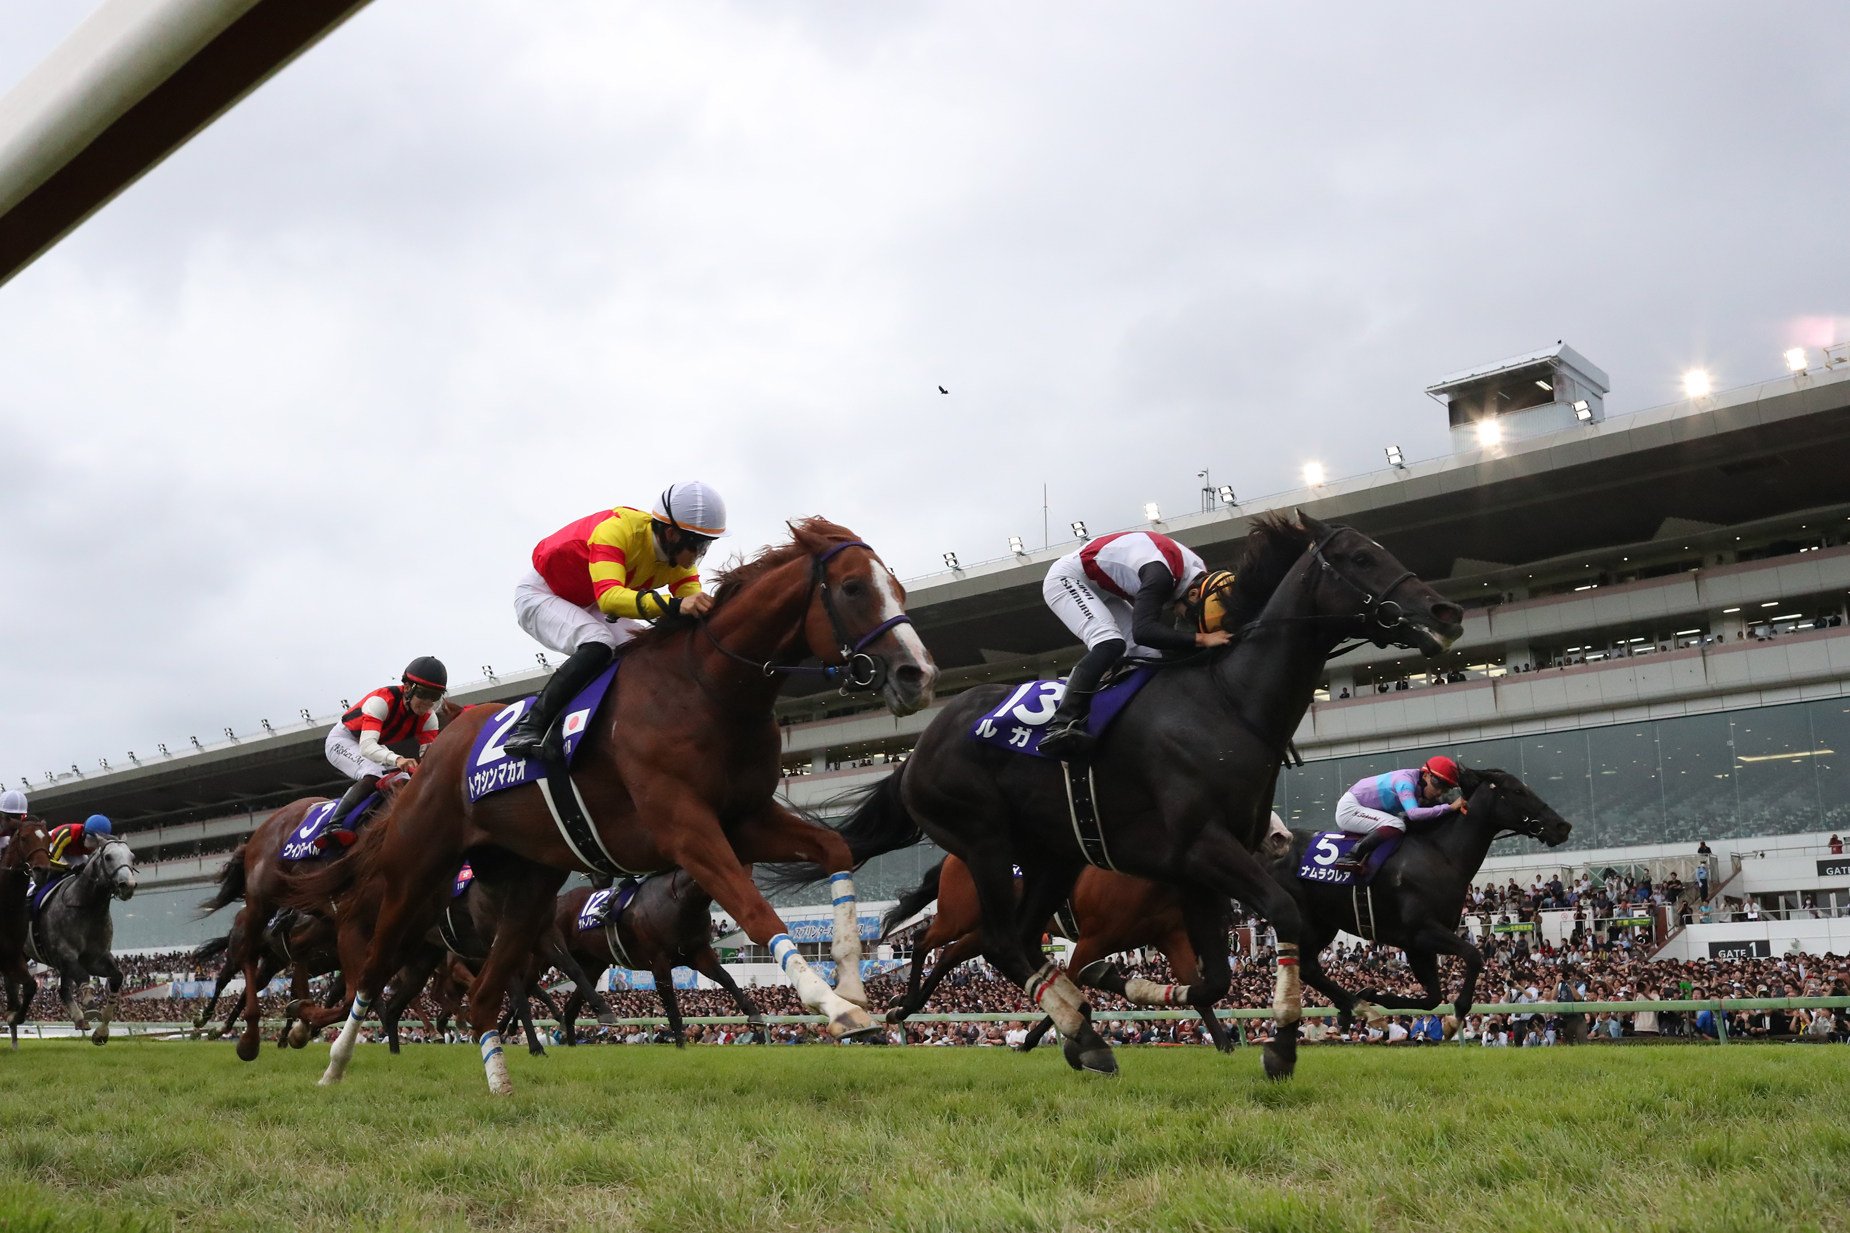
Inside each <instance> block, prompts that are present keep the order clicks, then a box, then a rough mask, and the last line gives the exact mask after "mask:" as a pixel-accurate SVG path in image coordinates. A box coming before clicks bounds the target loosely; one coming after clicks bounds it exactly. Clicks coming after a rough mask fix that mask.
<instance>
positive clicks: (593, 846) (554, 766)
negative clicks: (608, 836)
mask: <svg viewBox="0 0 1850 1233" xmlns="http://www.w3.org/2000/svg"><path fill="white" fill-rule="evenodd" d="M539 787H540V795H541V796H543V797H545V798H546V808H547V809H548V810H549V811H550V812H551V813H552V820H553V824H554V825H555V826H557V827H558V828H559V835H560V837H561V838H563V839H564V840H565V846H566V847H568V848H570V849H571V850H572V854H573V855H574V856H576V857H577V858H578V859H579V860H580V861H582V862H584V864H585V866H586V867H587V868H589V869H594V870H596V871H597V872H599V873H604V874H609V875H611V876H612V877H640V876H642V874H644V873H646V872H649V871H648V870H640V869H625V868H624V867H623V866H622V865H620V864H618V863H617V858H616V857H614V856H612V855H611V854H610V849H609V848H607V847H605V846H604V839H603V836H601V835H599V834H598V833H597V827H596V826H595V825H593V824H592V821H591V811H590V810H589V809H587V808H586V807H585V798H584V797H583V796H582V795H580V794H579V791H578V785H577V783H575V782H573V780H572V774H571V772H570V771H568V770H567V769H566V768H565V765H564V764H563V763H560V762H554V761H551V760H548V761H547V762H546V777H545V778H544V779H541V780H540V781H539Z"/></svg>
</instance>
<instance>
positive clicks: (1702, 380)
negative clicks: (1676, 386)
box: [1683, 368, 1715, 398]
mask: <svg viewBox="0 0 1850 1233" xmlns="http://www.w3.org/2000/svg"><path fill="white" fill-rule="evenodd" d="M1714 392H1715V381H1714V378H1712V377H1710V376H1709V373H1708V370H1707V369H1704V368H1692V369H1690V370H1689V371H1688V372H1686V373H1684V374H1683V397H1685V398H1707V397H1708V396H1709V395H1710V394H1712V393H1714Z"/></svg>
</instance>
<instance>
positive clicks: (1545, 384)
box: [1535, 377, 1555, 394]
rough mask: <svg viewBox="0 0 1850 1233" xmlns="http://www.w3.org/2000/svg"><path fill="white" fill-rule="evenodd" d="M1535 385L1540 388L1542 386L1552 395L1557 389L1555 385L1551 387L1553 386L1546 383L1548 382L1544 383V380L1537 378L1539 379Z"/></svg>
mask: <svg viewBox="0 0 1850 1233" xmlns="http://www.w3.org/2000/svg"><path fill="white" fill-rule="evenodd" d="M1535 384H1537V385H1539V386H1541V387H1542V389H1543V390H1545V391H1546V392H1548V393H1550V394H1552V393H1554V392H1555V387H1554V386H1553V385H1551V384H1549V383H1548V382H1546V381H1544V380H1542V379H1541V378H1540V377H1537V378H1536V379H1535Z"/></svg>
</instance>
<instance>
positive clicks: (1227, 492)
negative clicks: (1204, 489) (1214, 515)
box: [1214, 484, 1240, 505]
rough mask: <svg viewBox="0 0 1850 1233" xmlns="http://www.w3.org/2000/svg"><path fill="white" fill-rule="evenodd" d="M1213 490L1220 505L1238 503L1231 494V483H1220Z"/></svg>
mask: <svg viewBox="0 0 1850 1233" xmlns="http://www.w3.org/2000/svg"><path fill="white" fill-rule="evenodd" d="M1214 491H1215V494H1216V495H1217V496H1219V497H1220V499H1221V504H1222V505H1238V504H1239V503H1240V502H1239V501H1238V499H1236V498H1235V497H1234V495H1233V485H1232V484H1222V485H1221V486H1220V487H1219V488H1217V489H1215V490H1214Z"/></svg>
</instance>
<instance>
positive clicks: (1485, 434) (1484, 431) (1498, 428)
mask: <svg viewBox="0 0 1850 1233" xmlns="http://www.w3.org/2000/svg"><path fill="white" fill-rule="evenodd" d="M1502 441H1503V425H1501V424H1499V423H1497V421H1495V420H1489V419H1485V420H1479V421H1478V422H1477V443H1478V444H1479V445H1481V446H1484V447H1485V448H1486V449H1488V448H1489V447H1490V446H1493V445H1498V444H1501V443H1502Z"/></svg>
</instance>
